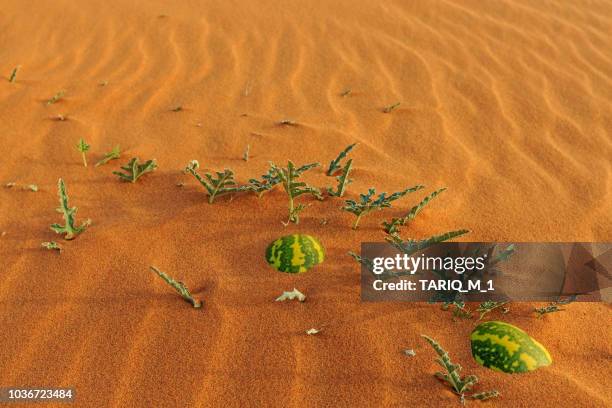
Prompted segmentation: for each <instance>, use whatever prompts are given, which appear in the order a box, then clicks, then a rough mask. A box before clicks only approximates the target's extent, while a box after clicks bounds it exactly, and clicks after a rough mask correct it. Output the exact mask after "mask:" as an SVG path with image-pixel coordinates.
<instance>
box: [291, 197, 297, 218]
mask: <svg viewBox="0 0 612 408" xmlns="http://www.w3.org/2000/svg"><path fill="white" fill-rule="evenodd" d="M293 211H294V210H293V196H292V195H291V193H289V222H291V221H293V222H295V223H296V224H297V221H296V219H295V214H293Z"/></svg>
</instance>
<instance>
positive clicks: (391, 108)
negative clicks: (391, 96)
mask: <svg viewBox="0 0 612 408" xmlns="http://www.w3.org/2000/svg"><path fill="white" fill-rule="evenodd" d="M400 105H401V102H396V103H394V104H393V105H388V106H385V107H384V108H383V112H384V113H391V112H393V111H394V110H395V109H397V107H398V106H400Z"/></svg>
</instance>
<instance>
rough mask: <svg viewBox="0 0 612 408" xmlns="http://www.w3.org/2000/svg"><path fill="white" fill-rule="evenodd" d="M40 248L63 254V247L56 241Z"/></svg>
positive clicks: (45, 243)
mask: <svg viewBox="0 0 612 408" xmlns="http://www.w3.org/2000/svg"><path fill="white" fill-rule="evenodd" d="M40 246H42V247H43V248H45V249H48V250H53V251H57V252H62V247H61V246H60V245H59V244H58V243H57V242H55V241H51V242H43V243H42V244H40Z"/></svg>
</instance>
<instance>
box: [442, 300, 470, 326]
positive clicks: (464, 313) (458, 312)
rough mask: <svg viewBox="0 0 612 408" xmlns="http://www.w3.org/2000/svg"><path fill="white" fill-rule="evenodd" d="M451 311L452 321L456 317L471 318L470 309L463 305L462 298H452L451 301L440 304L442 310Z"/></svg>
mask: <svg viewBox="0 0 612 408" xmlns="http://www.w3.org/2000/svg"><path fill="white" fill-rule="evenodd" d="M451 309H452V311H453V321H456V319H471V318H472V316H473V315H472V311H471V310H470V309H469V308H468V307H467V306H466V305H465V302H464V301H462V300H453V301H452V302H444V303H443V304H442V310H451Z"/></svg>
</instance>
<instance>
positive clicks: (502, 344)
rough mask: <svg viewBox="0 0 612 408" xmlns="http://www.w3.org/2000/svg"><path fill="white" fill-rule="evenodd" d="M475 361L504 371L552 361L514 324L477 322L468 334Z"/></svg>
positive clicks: (539, 345)
mask: <svg viewBox="0 0 612 408" xmlns="http://www.w3.org/2000/svg"><path fill="white" fill-rule="evenodd" d="M470 340H471V341H472V356H474V359H475V360H476V362H477V363H478V364H480V365H483V366H485V367H488V368H492V369H493V370H498V371H503V372H505V373H524V372H527V371H533V370H535V369H536V368H539V367H544V366H547V365H550V364H551V363H552V358H551V357H550V354H549V353H548V351H547V350H546V349H545V348H544V346H543V345H541V344H540V343H538V342H537V341H536V340H534V339H533V338H531V337H530V336H529V335H528V334H527V333H525V332H524V331H522V330H521V329H519V328H518V327H516V326H513V325H511V324H508V323H504V322H486V323H481V324H479V325H478V326H476V328H475V329H474V331H472V334H471V335H470Z"/></svg>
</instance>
